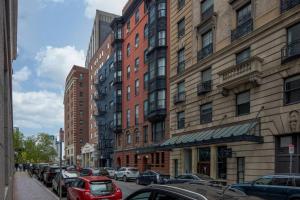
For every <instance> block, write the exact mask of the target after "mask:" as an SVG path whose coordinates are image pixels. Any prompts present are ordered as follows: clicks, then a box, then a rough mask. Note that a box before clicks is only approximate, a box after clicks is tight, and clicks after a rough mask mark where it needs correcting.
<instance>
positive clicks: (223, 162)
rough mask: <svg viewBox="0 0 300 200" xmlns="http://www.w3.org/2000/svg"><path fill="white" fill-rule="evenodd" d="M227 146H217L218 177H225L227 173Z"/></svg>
mask: <svg viewBox="0 0 300 200" xmlns="http://www.w3.org/2000/svg"><path fill="white" fill-rule="evenodd" d="M226 150H227V147H226V146H224V147H218V172H217V174H218V178H219V179H226V177H227V176H226V175H227V158H226V153H225V152H226Z"/></svg>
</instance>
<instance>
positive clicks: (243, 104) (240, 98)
mask: <svg viewBox="0 0 300 200" xmlns="http://www.w3.org/2000/svg"><path fill="white" fill-rule="evenodd" d="M236 113H237V116H241V115H247V114H249V113H250V91H246V92H242V93H239V94H237V96H236Z"/></svg>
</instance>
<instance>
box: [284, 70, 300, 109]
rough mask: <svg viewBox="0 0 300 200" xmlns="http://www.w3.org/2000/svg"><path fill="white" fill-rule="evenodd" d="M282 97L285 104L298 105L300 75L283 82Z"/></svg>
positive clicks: (299, 99)
mask: <svg viewBox="0 0 300 200" xmlns="http://www.w3.org/2000/svg"><path fill="white" fill-rule="evenodd" d="M284 97H285V104H293V103H300V75H297V76H292V77H289V78H287V79H286V80H285V81H284Z"/></svg>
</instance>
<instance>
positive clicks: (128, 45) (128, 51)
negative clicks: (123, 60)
mask: <svg viewBox="0 0 300 200" xmlns="http://www.w3.org/2000/svg"><path fill="white" fill-rule="evenodd" d="M127 56H130V44H129V43H128V44H127Z"/></svg>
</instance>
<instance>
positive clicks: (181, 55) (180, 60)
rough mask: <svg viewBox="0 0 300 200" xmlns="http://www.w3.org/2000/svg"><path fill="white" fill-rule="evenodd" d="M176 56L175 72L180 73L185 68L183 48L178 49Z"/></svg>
mask: <svg viewBox="0 0 300 200" xmlns="http://www.w3.org/2000/svg"><path fill="white" fill-rule="evenodd" d="M177 57H178V66H177V73H182V72H183V71H184V69H185V60H184V59H185V58H184V49H180V50H179V51H178V53H177Z"/></svg>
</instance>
